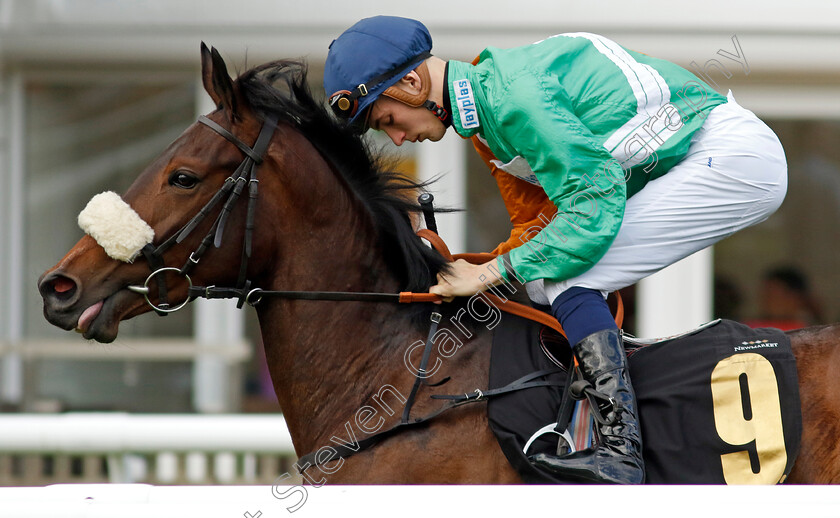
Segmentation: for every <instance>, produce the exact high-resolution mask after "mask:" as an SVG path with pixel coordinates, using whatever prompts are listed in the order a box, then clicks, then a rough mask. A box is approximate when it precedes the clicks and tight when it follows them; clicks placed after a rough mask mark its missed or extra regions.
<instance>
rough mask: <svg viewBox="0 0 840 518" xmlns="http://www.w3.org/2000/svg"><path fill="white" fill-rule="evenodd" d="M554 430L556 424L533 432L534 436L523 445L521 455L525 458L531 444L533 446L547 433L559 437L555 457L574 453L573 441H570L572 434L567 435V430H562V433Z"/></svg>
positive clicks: (549, 424) (550, 424)
mask: <svg viewBox="0 0 840 518" xmlns="http://www.w3.org/2000/svg"><path fill="white" fill-rule="evenodd" d="M555 428H557V423H548V424H547V425H545V426H543V427H542V428H540V429H539V430H537V431H536V432H534V435H532V436H531V438H530V439H528V442H526V443H525V447H524V448H522V453H524V454H525V456H526V457H527V456H528V449H529V448H531V444H533V443H534V441H536V440H537V439H539V438H540V437H542V436H543V435H545V434H547V433H553V434H556V435H558V436H559V438H558V440H557V456H563V455H568V454H570V453H574V452H575V451H576V450H575V441H574V440H573V439H572V434H571V433H569V430H568V429H567V430H564V431H563V433H560V432H558V431H557V430H555Z"/></svg>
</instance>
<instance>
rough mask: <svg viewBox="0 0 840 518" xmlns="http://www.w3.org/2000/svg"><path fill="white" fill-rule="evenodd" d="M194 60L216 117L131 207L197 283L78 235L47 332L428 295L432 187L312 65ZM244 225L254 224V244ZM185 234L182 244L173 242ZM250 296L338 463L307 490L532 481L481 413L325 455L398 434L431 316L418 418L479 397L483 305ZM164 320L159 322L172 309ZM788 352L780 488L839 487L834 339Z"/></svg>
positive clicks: (142, 184)
mask: <svg viewBox="0 0 840 518" xmlns="http://www.w3.org/2000/svg"><path fill="white" fill-rule="evenodd" d="M201 55H202V78H203V82H204V87H205V89H206V90H207V93H208V94H209V95H210V97H211V98H212V99H213V101H214V102H215V104H216V106H217V109H216V110H215V111H213V112H212V113H211V114H209V115H208V116H207V119H205V121H203V122H202V121H200V122H198V123H196V124H193V125H192V126H190V127H189V128H188V129H187V130H186V131H185V132H184V133H183V134H182V135H181V136H180V137H179V138H178V139H177V140H176V141H175V142H174V143H172V144H171V145H170V146H169V147H168V148H167V149H166V150H165V151H163V153H162V154H161V155H160V156H159V157H158V158H157V159H156V160H155V161H154V162H152V164H151V165H149V166H148V167H147V168H146V169H145V170H144V171H143V172H142V173H141V174H140V176H139V177H138V178H137V179H136V180H135V182H134V183H133V184H132V186H131V187H130V188H129V189H128V191H127V192H126V193H125V194H124V195H123V196H122V199H123V200H124V201H125V202H126V203H127V204H128V205H130V207H131V208H132V209H133V210H134V211H135V212H136V213H137V214H138V215H139V217H140V218H142V220H144V221H145V222H147V223H148V225H149V226H150V227H151V228H152V229H153V231H154V236H155V238H154V242H155V243H156V244H157V248H158V250H157V251H158V252H159V254H158V256H157V261H159V263H160V264H162V265H165V266H168V267H169V268H171V269H173V270H174V269H175V268H173V266H177V265H181V264H185V265H186V264H189V263H190V262H191V259H192V258H193V257H192V255H191V253H194V252H195V251H196V250H199V249H200V250H202V253H203V255H202V256H201V258H200V262H199V261H198V259H197V258H195V260H194V261H192V263H193V264H192V265H191V266H192V267H191V273H190V275H191V278H190V279H189V282H187V281H188V279H187V278H186V276H182V275H178V274H177V273H176V274H168V273H165V272H164V273H163V274H158V275H156V276H150V275H149V268H150V264H149V262H148V261H146V260H138V261H136V262H133V263H131V262H126V261H118V260H115V259H113V258H112V257H109V255H107V254H106V252H105V250H104V249H103V246H101V245H100V244H99V243H98V242H97V241H96V240H95V239H94V238H92V237H91V236H90V235H85V236H84V237H82V238H81V240H80V241H79V242H78V243H77V244H76V245H75V246H74V247H73V248H72V249H71V250H70V251H69V252H68V253H67V254H66V255H65V256H64V258H63V259H61V260H60V261H59V262H58V264H56V265H55V266H54V267H53V268H51V269H50V270H48V271H47V272H45V273H44V274H43V275H42V276H41V278H40V279H39V282H38V285H39V290H40V292H41V294H42V297H43V301H44V315H45V317H46V318H47V320H48V321H49V322H51V323H52V324H54V325H56V326H58V327H61V328H63V329H66V330H72V329H78V330H80V331H82V332H83V334H84V337H85V338H86V339H92V340H97V341H99V342H111V341H113V340H114V339H115V338H116V337H117V333H118V328H119V324H120V322H121V321H122V320H126V319H129V318H133V317H135V316H138V315H141V314H143V313H146V312H148V311H150V309H151V307H150V304H151V303H152V302H151V301H152V300H155V299H156V297H160V298H161V299H162V298H163V293H161V292H162V291H163V288H162V287H163V286H166V292H167V293H166V297H167V300H171V301H173V302H174V303H181V302H186V301H188V300H189V298H190V297H193V296H196V293H195V291H191V290H190V286H191V284H195V285H205V286H210V285H214V286H234V285H237V284H238V285H239V286H241V285H242V279H243V278H247V279H248V281H250V284H249V285H248V286H254V287H258V288H260V289H263V290H275V291H279V290H286V291H295V292H312V291H318V290H321V291H323V290H331V291H341V292H359V293H361V292H364V293H368V292H375V293H397V292H400V291H410V292H427V291H428V288H429V286H431V285H432V284H434V283H435V276H436V274H437V273H438V272H441V271H445V269H446V264H447V261H446V260H445V259H444V258H443V257H442V256H441V255H440V254H438V253H437V252H435V251H434V250H432V249H431V248H429V247H428V246H426V245H425V244H424V243H423V242H422V241H421V239H420V238H418V237H417V235H416V234H415V231H414V227H413V223H412V217H413V215H415V214H419V213H420V211H421V210H422V207H421V206H420V205H418V204H417V203H415V202H413V201H411V200H410V199H409V194H414V195H416V192H417V190H418V189H420V188H422V187H423V185H422V184H418V183H415V182H413V181H411V180H409V179H407V178H406V177H403V176H401V175H398V174H395V173H392V172H388V171H386V170H385V168H386V166H384V165H383V163H382V160H381V157H379V156H377V153H376V152H374V151H371V150H370V148H369V146H368V145H367V143H366V142H365V141H364V140H363V139H362V138H361V137H359V136H357V135H355V134H354V133H353V132H352V131H351V130H350V129H348V128H345V127H343V126H341V125H340V124H338V123H336V122H335V121H334V119H333V118H332V117H331V116H330V115H329V113H328V112H327V110H326V109H325V107H324V105H323V103H322V102H320V101H318V100H316V99H315V98H314V96H313V95H312V94H311V93H310V91H309V89H308V87H307V83H306V69H305V67H304V66H303V65H302V64H300V63H297V62H292V61H276V62H271V63H267V64H264V65H261V66H258V67H255V68H252V69H250V70H248V71H246V72H244V73H243V74H241V75H240V76H239V77H238V78H237V79H236V80H232V79H231V77H230V76H229V75H228V72H227V69H226V66H225V63H224V61H223V59H222V58H221V56H220V55H219V54H218V52H216V51H215V49H213V50H209V49H207V48H206V46H204V45H203V44H202V53H201ZM208 120H209V122H207V121H208ZM267 120H268V121H275V120H276V121H277V122H276V129H273V131H272V132H269V133H268V136H269V137H270V138H269V139H268V140H265V142H264V144H265V145H264V150H262V151H261V153H260V154H259V156H251V155H254V151H253V150H251V149H250V143H253V142H255V141H258V140H259V136H258V135H259V134H261V133H262V131H261V130H262V128H263V127H264V126H265V125H264V121H267ZM214 125H215V127H214ZM272 126H273V124H272ZM225 133H227V136H225ZM220 135H221V137H224V138H221V137H220ZM242 143H248V144H246V145H244V146H243V144H242ZM234 144H235V145H234ZM243 156H245V157H246V160H247V159H248V156H250V159H251V160H252V161H253V162H254V163H255V164H257V163H259V170H260V176H259V180H258V181H259V183H258V187H259V202H258V203H251V204H250V210H249V208H246V206H245V205H244V204H236V205H233V206H232V209H231V211H230V213H229V216H228V220H229V221H228V223H227V230H225V233H224V234H223V235H222V234H221V233H219V234H217V235H216V237H217V239H216V243H215V244H216V246H208V245H209V242H208V241H207V239H205V240H203V241H202V239H201V236H203V235H205V234H206V235H207V236H212V235H213V230H214V227H215V226H216V223H214V221H213V218H208V219H206V220H202V221H200V222H197V225H195V227H196V228H195V232H186V233H185V232H183V231H181V230H180V229H182V228H184V226H185V225H186V224H187V222H188V221H190V220H191V219H192V218H193V216H194V215H195V214H197V213H199V211H200V210H201V209H202V207H203V206H204V205H205V204H206V203H207V202H208V200H211V199H212V198H213V197H214V195H215V194H216V193H217V192H219V191H220V189H224V188H225V185H226V184H227V183H228V182H229V180H228V177H229V176H230V175H231V173H232V172H234V171H235V170H237V171H238V170H239V169H237V167H238V166H239V165H240V164H242V163H243ZM240 169H241V168H240ZM233 183H234V184H238V183H239V182H238V181H234V182H233ZM242 183H243V184H244V183H248V186H249V187H248V188H252V189H253V191H252V194H254V193H255V192H256V187H255V186H254V187H252V184H253V183H254V182H250V181H248V179H247V178H245V177H244V176H243V182H242ZM253 198H254V201H255V200H256V196H255V195H254V196H253ZM249 212H251V214H249ZM220 226H221V227H224V225H220ZM246 227H248V228H250V227H255V230H254V232H255V237H253V239H252V238H251V235H250V233H251V231H250V230H247V229H246ZM175 235H179V240H178V241H180V242H178V243H175V242H174V241H172V239H170V238H172V237H173V236H175ZM246 241H247V243H246ZM161 243H167V246H166V247H161V246H160V244H161ZM170 245H171V246H170ZM152 248H155V247H154V246H153V247H152ZM205 249H206V253H204V251H205ZM151 257H152V258H153V255H152V256H151ZM149 260H150V261H151V260H152V259H149ZM243 264H244V265H245V266H244V268H243V272H242V274H240V273H239V272H238V271H237V270H239V269H240V267H239V265H243ZM159 266H160V265H158V266H152V268H153V269H157V268H158V267H159ZM161 276H163V277H166V279H164V280H162V281H161V280H160V279H159V278H160V277H161ZM152 277H155V279H157V280H159V281H160V282H158V283H156V282H155V280H154V279H152ZM144 280H145V283H144ZM140 285H142V286H143V287H142V288H138V286H140ZM209 293H210V291H209V290H208V294H209ZM242 293H244V290H243V291H242ZM254 293H255V292H253V291H250V292H248V295H247V296H245V297H241V298H244V299H246V300H243V301H244V302H249V303H254V307H255V308H256V311H257V314H258V317H259V324H260V330H261V333H262V337H263V342H264V346H265V353H266V358H267V361H268V365H269V368H270V372H271V377H272V381H273V385H274V389H275V391H276V393H277V397H278V400H279V403H280V406H281V408H282V410H283V413H284V415H285V417H286V420H287V423H288V427H289V431H290V433H291V436H292V439H293V441H294V445H295V450H296V452H297V454H298V456H301V455H303V454H306V453H307V452H315V451H317V452H319V454H320V452H324V453H323V455H324V456H326V457H327V458H326V460H327V461H331V462H327V463H325V464H323V465H321V466H319V468H320V469H319V470H310V471H309V473H310V475H308V476H307V480H308V481H309V482H310V483H313V484H322V483H326V482H329V483H331V484H332V483H363V484H386V483H387V484H395V483H396V484H411V483H427V484H450V483H464V484H497V483H499V484H501V483H521V482H522V479H521V478H520V476H519V475H518V474H517V472H516V471H514V469H513V468H512V467H511V466H510V464H509V463H508V461H507V459H506V458H505V456H504V454H503V452H502V450H501V448H500V446H499V444H498V442H497V441H496V438H495V437H494V435H493V433H492V432H491V430H490V427H489V425H488V419H487V415H486V406H485V403H478V404H473V405H468V406H465V407H463V408H460V409H457V410H453V411H450V412H447V413H445V414H442V415H440V416H438V417H437V418H436V419H434V420H432V421H429V422H428V423H425V424H424V425H423V426H418V427H414V428H411V429H408V430H405V431H403V432H402V433H395V434H393V435H391V436H389V437H388V438H387V439H385V440H382V441H380V442H379V443H377V444H376V445H375V446H374V447H372V448H370V449H367V450H365V451H362V452H360V453H359V454H357V455H354V456H352V457H348V458H346V459H341V458H333V457H332V456H331V450H330V449H329V448H326V447H328V446H330V445H337V444H339V443H344V444H350V445H352V444H354V442H355V441H359V440H360V439H362V438H364V437H366V436H367V435H368V434H372V433H374V432H376V431H377V430H382V429H386V428H388V427H389V426H391V425H393V424H394V423H397V422H399V420H400V417H401V416H400V411H401V409H402V407H403V402H404V401H405V400H406V398H407V396H408V394H409V392H410V389H411V387H412V386H413V384H414V382H415V380H416V376H415V372H413V369H414V368H416V365H417V363H418V358H419V354H420V353H421V352H422V348H420V349H418V347H417V344H422V343H423V342H424V340H425V339H426V338H427V333H428V331H429V318H430V315H431V314H433V311H440V312H441V313H442V314H443V317H442V324H441V325H449V326H450V327H452V326H455V327H457V328H458V332H459V333H460V335H459V336H458V337H456V336H454V333H455V331H454V327H453V336H452V338H451V340H450V342H449V345H448V346H447V347H443V348H440V347H439V348H438V352H437V354H435V355H434V357H433V358H431V359H430V364H429V370H428V373H429V377H430V381H431V382H434V381H440V380H441V379H443V378H444V377H448V376H451V381H449V382H448V383H447V384H446V385H445V386H444V387H436V386H435V383H431V384H430V385H425V386H423V387H421V388H420V392H419V393H418V394H419V397H417V399H416V401H415V402H414V406H413V407H412V409H411V415H412V416H420V415H428V414H431V413H433V412H435V410H436V409H438V408H440V406H441V403H440V401H439V400H434V399H431V398H429V397H428V396H429V395H431V394H458V393H464V392H472V391H473V390H474V389H476V388H477V387H487V385H488V369H489V362H490V345H491V339H492V328H493V326H494V325H495V324H496V323H498V322H497V317H498V316H500V315H495V314H494V312H493V311H492V309H493V308H491V307H490V306H489V305H485V306H481V305H480V304H479V299H476V298H473V299H470V301H469V302H466V301H460V302H456V303H452V304H444V305H434V304H430V303H419V304H395V303H388V302H379V301H370V300H367V301H366V300H356V301H341V302H338V301H329V300H299V299H284V298H274V297H260V296H259V292H256V293H257V296H253V297H252V295H253V294H254ZM243 301H240V302H243ZM147 302H149V304H147ZM257 302H258V303H257ZM470 304H473V305H472V306H470ZM157 307H158V308H159V309H165V307H164V306H163V304H162V303H158V304H157ZM456 324H457V325H456ZM790 338H791V340H792V345H793V350H794V352H795V356H796V359H797V362H798V367H797V368H798V374H799V380H800V384H801V387H800V394H801V400H802V414H803V415H802V418H803V436H802V446H801V452H800V456H799V459H798V461H797V462H796V465H795V467H794V470H793V472H792V473H791V475H790V476H789V477H788V479H787V481H788V482H794V483H832V482H840V445H838V444H837V442H836V440H835V437H837V436H840V386H839V385H838V381H837V379H838V377H837V375H836V374H837V373H838V372H840V348H838V343H840V328H838V327H837V326H825V327H816V328H808V329H803V330H799V331H794V332H792V333H790ZM409 365H410V366H412V367H413V368H408V366H409ZM321 460H325V459H324V458H322V459H321ZM305 476H306V475H305Z"/></svg>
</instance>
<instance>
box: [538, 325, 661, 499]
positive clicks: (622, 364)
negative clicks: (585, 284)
mask: <svg viewBox="0 0 840 518" xmlns="http://www.w3.org/2000/svg"><path fill="white" fill-rule="evenodd" d="M574 350H575V355H576V356H577V358H578V361H579V363H580V369H581V372H582V373H583V377H584V379H585V380H586V381H588V382H589V383H591V384H592V387H593V388H594V389H595V390H596V391H598V392H600V393H602V394H604V395H605V396H607V397H610V398H612V399H614V400H615V402H616V404H617V405H618V410H617V411H616V412H615V418H616V419H614V421H613V422H612V424H606V425H600V426H599V429H598V430H599V432H600V441H599V443H598V444H597V445H595V446H593V447H592V448H588V449H586V450H581V451H576V452H574V453H571V454H569V455H565V456H563V457H556V456H553V455H547V454H543V453H541V454H538V455H534V456H533V457H531V460H532V461H533V462H534V464H536V465H537V466H539V467H541V468H544V469H546V470H548V471H552V472H555V473H557V474H560V475H566V476H568V478H570V479H573V480H580V481H584V482H596V483H597V482H601V483H613V484H641V483H642V482H644V480H645V468H644V462H643V461H642V438H641V430H640V429H639V420H638V418H637V415H638V414H637V406H636V395H635V394H634V392H633V387H632V386H631V385H630V376H629V375H628V372H627V357H626V355H625V354H624V347H622V344H621V337H620V336H619V334H618V330H616V329H608V330H605V331H599V332H597V333H593V334H591V335H589V336H587V337H586V338H584V339H583V340H581V341H580V343H578V344H577V346H575V349H574Z"/></svg>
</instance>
